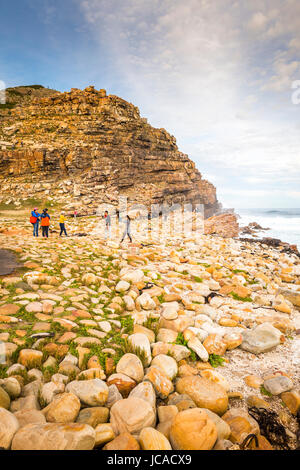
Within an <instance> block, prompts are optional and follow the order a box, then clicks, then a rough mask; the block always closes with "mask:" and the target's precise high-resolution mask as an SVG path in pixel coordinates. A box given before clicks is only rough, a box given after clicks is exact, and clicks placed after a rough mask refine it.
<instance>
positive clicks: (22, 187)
mask: <svg viewBox="0 0 300 470" xmlns="http://www.w3.org/2000/svg"><path fill="white" fill-rule="evenodd" d="M24 88H25V91H24ZM11 90H12V93H11V91H10V93H9V99H10V103H11V104H9V106H2V109H1V107H0V174H1V176H0V190H1V197H2V200H5V198H7V197H11V195H13V196H14V198H17V199H18V198H19V199H20V201H22V198H26V197H30V198H33V197H38V198H39V199H43V197H45V196H47V195H48V196H51V197H52V198H54V199H55V200H57V201H58V202H64V203H65V204H66V206H67V207H70V208H71V207H72V206H74V207H80V206H82V205H84V206H85V207H88V208H89V209H91V210H92V209H95V208H96V207H97V206H98V204H99V203H113V204H114V203H117V201H118V197H119V195H124V196H127V197H128V198H129V203H130V204H131V203H143V204H147V205H150V204H151V203H152V204H153V203H160V204H161V203H168V204H171V203H192V204H199V203H202V204H204V205H205V212H206V215H207V216H210V215H212V214H214V213H215V212H217V211H218V209H219V207H220V205H219V203H218V201H217V198H216V190H215V187H214V186H213V185H212V184H211V183H209V182H208V181H206V180H204V179H202V176H201V174H200V173H199V171H198V170H197V169H196V168H195V164H194V163H193V162H192V161H191V160H190V159H189V158H188V156H187V155H185V154H183V153H181V152H180V151H179V150H178V147H177V145H176V140H175V138H174V137H173V136H171V135H170V134H168V133H167V131H166V130H165V129H155V128H153V127H152V126H151V125H150V124H148V123H147V120H146V119H144V118H141V116H140V113H139V110H138V108H137V107H136V106H134V105H133V104H131V103H128V102H126V101H125V100H123V99H121V98H119V97H117V96H114V95H109V96H107V95H106V91H105V90H100V91H97V90H95V89H94V87H88V88H86V89H85V90H83V91H82V90H79V89H72V90H71V91H70V92H66V93H59V92H57V91H54V90H48V89H44V88H33V90H32V91H30V87H20V88H16V89H11ZM14 90H15V91H16V92H17V94H19V95H14ZM21 91H22V93H23V95H24V96H23V97H21V96H20V94H22V93H21ZM16 96H17V97H18V100H15V102H12V99H14V98H15V97H16Z"/></svg>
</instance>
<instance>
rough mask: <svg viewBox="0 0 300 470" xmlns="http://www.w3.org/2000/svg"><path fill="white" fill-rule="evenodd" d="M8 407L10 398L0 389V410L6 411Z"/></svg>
mask: <svg viewBox="0 0 300 470" xmlns="http://www.w3.org/2000/svg"><path fill="white" fill-rule="evenodd" d="M9 407H10V397H9V395H8V393H7V392H6V391H5V390H4V389H3V388H2V387H0V408H5V409H6V410H8V409H9Z"/></svg>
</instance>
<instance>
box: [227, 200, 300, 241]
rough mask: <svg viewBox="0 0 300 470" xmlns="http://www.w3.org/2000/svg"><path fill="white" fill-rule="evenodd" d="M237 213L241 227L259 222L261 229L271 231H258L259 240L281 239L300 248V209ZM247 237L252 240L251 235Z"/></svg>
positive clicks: (247, 210) (255, 210)
mask: <svg viewBox="0 0 300 470" xmlns="http://www.w3.org/2000/svg"><path fill="white" fill-rule="evenodd" d="M235 212H236V214H238V215H239V219H238V222H239V224H240V227H245V226H247V225H248V224H249V223H251V222H257V223H258V224H259V225H260V226H261V227H263V228H269V229H270V230H265V231H264V230H262V231H256V234H257V235H258V238H263V237H272V238H279V239H280V240H281V241H282V242H286V243H290V244H292V245H297V246H298V248H300V208H284V209H282V208H253V209H241V208H240V209H239V208H237V209H235ZM241 236H243V235H241ZM245 237H249V238H252V237H251V236H250V235H245ZM255 238H256V237H255Z"/></svg>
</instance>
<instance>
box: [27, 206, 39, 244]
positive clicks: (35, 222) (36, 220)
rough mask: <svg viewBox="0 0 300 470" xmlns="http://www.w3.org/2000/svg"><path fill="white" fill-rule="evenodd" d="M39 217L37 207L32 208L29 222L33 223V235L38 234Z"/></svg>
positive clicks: (36, 235)
mask: <svg viewBox="0 0 300 470" xmlns="http://www.w3.org/2000/svg"><path fill="white" fill-rule="evenodd" d="M40 217H41V214H39V213H38V209H37V208H35V209H33V211H32V212H31V217H30V222H31V223H32V225H33V236H34V237H38V236H39V223H40Z"/></svg>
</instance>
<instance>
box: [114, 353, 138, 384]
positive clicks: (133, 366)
mask: <svg viewBox="0 0 300 470" xmlns="http://www.w3.org/2000/svg"><path fill="white" fill-rule="evenodd" d="M116 370H117V372H118V373H119V374H125V375H128V377H131V378H132V379H133V380H135V381H136V382H141V381H142V380H143V377H144V368H143V364H142V361H141V360H140V358H138V357H137V356H136V355H135V354H131V353H127V354H124V356H122V357H121V359H120V360H119V362H118V364H117V368H116Z"/></svg>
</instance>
